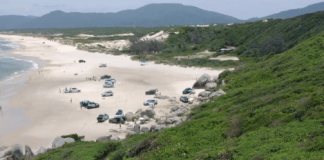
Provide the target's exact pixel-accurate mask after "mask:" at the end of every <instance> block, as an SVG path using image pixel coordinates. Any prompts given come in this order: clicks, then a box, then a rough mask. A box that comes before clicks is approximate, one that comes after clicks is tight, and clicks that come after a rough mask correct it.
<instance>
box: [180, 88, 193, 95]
mask: <svg viewBox="0 0 324 160" xmlns="http://www.w3.org/2000/svg"><path fill="white" fill-rule="evenodd" d="M182 94H195V90H194V89H192V88H186V89H185V90H183V91H182Z"/></svg>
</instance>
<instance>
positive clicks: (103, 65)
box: [99, 63, 107, 67]
mask: <svg viewBox="0 0 324 160" xmlns="http://www.w3.org/2000/svg"><path fill="white" fill-rule="evenodd" d="M99 67H107V64H106V63H100V64H99Z"/></svg>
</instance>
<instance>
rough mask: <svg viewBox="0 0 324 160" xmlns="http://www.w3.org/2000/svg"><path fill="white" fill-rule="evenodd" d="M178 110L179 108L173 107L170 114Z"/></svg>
mask: <svg viewBox="0 0 324 160" xmlns="http://www.w3.org/2000/svg"><path fill="white" fill-rule="evenodd" d="M178 109H179V106H173V107H171V112H174V111H176V110H178Z"/></svg>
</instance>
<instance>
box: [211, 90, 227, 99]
mask: <svg viewBox="0 0 324 160" xmlns="http://www.w3.org/2000/svg"><path fill="white" fill-rule="evenodd" d="M225 94H226V92H224V91H223V90H221V89H219V90H218V91H216V92H213V93H211V94H210V95H209V96H208V97H209V98H217V97H220V96H222V95H225Z"/></svg>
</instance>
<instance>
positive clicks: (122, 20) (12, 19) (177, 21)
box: [0, 2, 324, 30]
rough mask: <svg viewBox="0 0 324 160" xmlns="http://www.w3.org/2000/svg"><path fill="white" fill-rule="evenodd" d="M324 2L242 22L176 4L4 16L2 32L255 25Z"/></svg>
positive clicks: (0, 19)
mask: <svg viewBox="0 0 324 160" xmlns="http://www.w3.org/2000/svg"><path fill="white" fill-rule="evenodd" d="M323 8H324V2H322V3H317V4H313V5H310V6H307V7H305V8H302V9H293V10H288V11H283V12H280V13H277V14H273V15H269V16H266V17H262V18H251V19H249V20H246V21H245V20H240V19H237V18H235V17H232V16H228V15H225V14H221V13H217V12H212V11H206V10H203V9H200V8H197V7H194V6H186V5H182V4H175V3H162V4H149V5H146V6H143V7H141V8H138V9H135V10H124V11H120V12H117V13H80V12H69V13H67V12H63V11H59V10H57V11H53V12H50V13H48V14H45V15H43V16H41V17H31V16H14V15H9V16H0V30H9V29H35V28H86V27H133V26H136V27H160V26H168V25H197V24H214V23H217V24H227V23H243V22H253V21H258V20H262V19H286V18H292V17H295V16H299V15H303V14H306V13H313V12H317V11H321V10H323Z"/></svg>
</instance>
